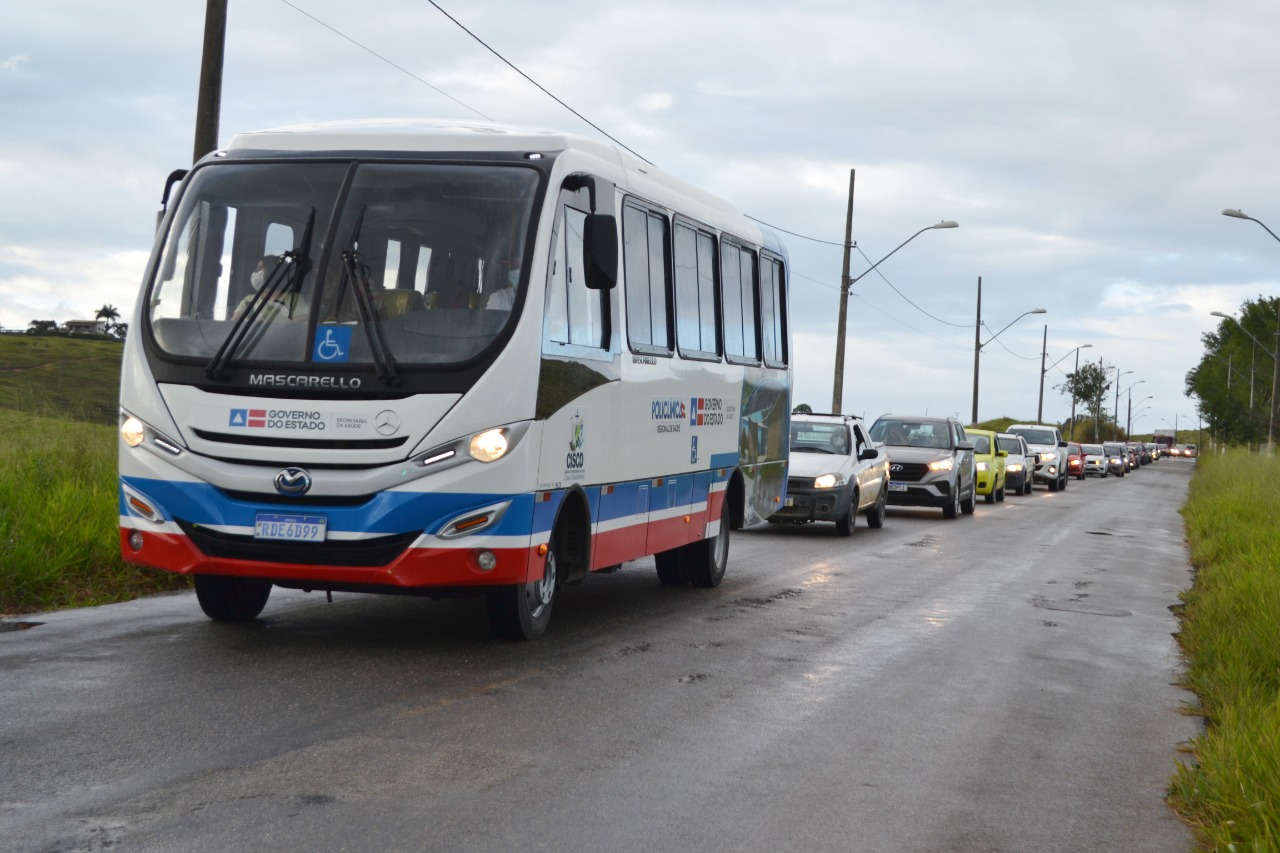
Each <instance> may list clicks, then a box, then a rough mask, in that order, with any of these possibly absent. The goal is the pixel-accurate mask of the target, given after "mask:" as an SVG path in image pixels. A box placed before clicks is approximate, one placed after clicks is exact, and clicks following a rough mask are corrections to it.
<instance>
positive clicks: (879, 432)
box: [871, 419, 951, 450]
mask: <svg viewBox="0 0 1280 853" xmlns="http://www.w3.org/2000/svg"><path fill="white" fill-rule="evenodd" d="M871 440H872V441H879V442H881V443H883V444H887V445H889V446H891V447H931V448H937V449H940V450H941V449H945V448H948V447H950V446H951V442H950V441H948V440H947V422H946V421H909V420H898V419H888V420H885V419H882V420H878V421H876V422H875V425H874V426H872V427H871Z"/></svg>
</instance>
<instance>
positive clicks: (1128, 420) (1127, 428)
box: [1124, 382, 1155, 439]
mask: <svg viewBox="0 0 1280 853" xmlns="http://www.w3.org/2000/svg"><path fill="white" fill-rule="evenodd" d="M1138 384H1139V383H1137V382H1135V383H1133V385H1138ZM1133 385H1130V386H1129V413H1128V415H1126V416H1125V422H1124V434H1125V438H1126V439H1127V438H1132V437H1133ZM1154 399H1155V397H1153V396H1151V395H1150V394H1148V395H1147V396H1145V397H1143V398H1142V399H1141V400H1139V401H1138V405H1139V406H1141V405H1142V404H1143V403H1145V402H1147V401H1148V400H1154Z"/></svg>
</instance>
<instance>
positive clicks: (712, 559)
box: [681, 500, 729, 589]
mask: <svg viewBox="0 0 1280 853" xmlns="http://www.w3.org/2000/svg"><path fill="white" fill-rule="evenodd" d="M681 550H683V551H684V574H685V577H686V578H687V579H688V581H689V583H691V584H693V585H694V586H697V587H702V588H703V589H710V588H711V587H716V586H719V585H720V581H722V580H724V569H725V566H727V565H728V564H729V501H728V500H725V501H723V502H722V503H721V504H720V531H719V532H718V533H717V534H716V535H715V536H713V537H711V538H710V539H703V540H702V541H701V542H692V543H690V544H688V545H686V546H684V548H683V549H681Z"/></svg>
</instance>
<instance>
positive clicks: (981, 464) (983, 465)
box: [978, 462, 991, 471]
mask: <svg viewBox="0 0 1280 853" xmlns="http://www.w3.org/2000/svg"><path fill="white" fill-rule="evenodd" d="M990 467H991V465H990V464H988V463H986V462H979V463H978V470H979V471H986V470H987V469H988V468H990Z"/></svg>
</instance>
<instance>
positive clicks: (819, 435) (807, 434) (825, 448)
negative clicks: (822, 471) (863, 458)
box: [791, 421, 851, 456]
mask: <svg viewBox="0 0 1280 853" xmlns="http://www.w3.org/2000/svg"><path fill="white" fill-rule="evenodd" d="M850 446H851V445H850V443H849V427H847V426H846V425H844V424H839V423H819V422H814V421H792V422H791V452H792V453H834V454H837V455H840V456H847V455H848V453H849V448H850Z"/></svg>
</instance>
